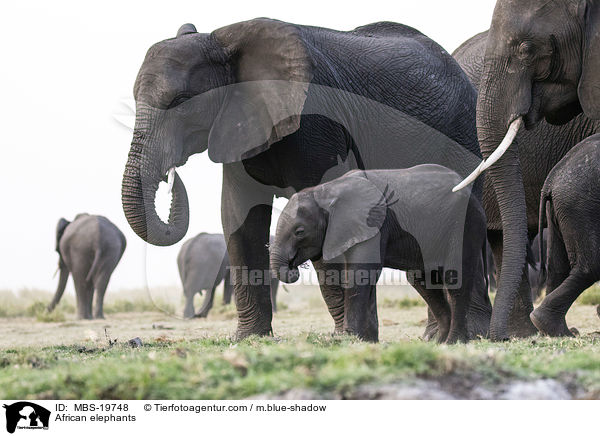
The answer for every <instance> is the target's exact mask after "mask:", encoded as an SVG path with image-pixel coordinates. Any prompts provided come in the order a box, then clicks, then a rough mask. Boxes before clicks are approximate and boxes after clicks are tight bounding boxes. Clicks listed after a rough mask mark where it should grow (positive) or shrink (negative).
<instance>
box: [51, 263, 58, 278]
mask: <svg viewBox="0 0 600 436" xmlns="http://www.w3.org/2000/svg"><path fill="white" fill-rule="evenodd" d="M59 269H60V267H59V266H57V267H56V271H54V275H52V278H54V277H56V274H57V273H58V270H59Z"/></svg>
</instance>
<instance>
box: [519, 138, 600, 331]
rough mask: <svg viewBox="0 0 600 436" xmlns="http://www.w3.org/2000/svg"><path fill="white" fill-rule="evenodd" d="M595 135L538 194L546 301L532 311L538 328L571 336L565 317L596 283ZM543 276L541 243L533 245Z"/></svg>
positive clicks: (599, 169)
mask: <svg viewBox="0 0 600 436" xmlns="http://www.w3.org/2000/svg"><path fill="white" fill-rule="evenodd" d="M599 180H600V134H598V135H594V136H591V137H589V138H587V139H586V140H584V141H583V142H581V143H580V144H578V145H577V146H576V147H575V148H573V149H572V150H571V151H570V152H569V153H567V155H566V156H565V157H564V158H562V159H561V161H560V162H559V163H558V164H557V165H556V166H555V167H554V168H553V169H552V171H551V172H550V174H549V175H548V178H547V179H546V183H545V184H544V187H543V189H542V193H541V196H540V203H541V206H540V232H541V231H542V229H543V226H544V225H545V224H546V223H547V224H548V250H547V252H548V260H547V262H548V274H547V292H546V297H545V298H544V300H543V301H542V304H540V305H539V306H538V307H537V308H536V309H535V310H534V311H533V312H532V313H531V320H532V321H533V323H534V324H535V326H536V327H537V328H538V330H539V331H540V332H541V333H543V334H546V335H549V336H573V333H572V332H571V330H570V329H569V328H568V327H567V322H566V321H565V315H566V314H567V311H568V310H569V308H570V307H571V305H572V304H573V302H574V301H575V299H576V298H577V297H579V295H581V293H582V292H583V291H585V290H586V289H587V288H589V287H590V286H591V285H593V284H594V283H595V282H596V281H598V280H600V225H599V217H600V189H599V187H600V185H599V184H598V181H599ZM539 255H540V258H541V262H540V265H541V275H542V276H544V275H545V264H546V262H545V252H544V245H543V244H542V245H540V247H539Z"/></svg>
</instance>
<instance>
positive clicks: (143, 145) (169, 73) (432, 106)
mask: <svg viewBox="0 0 600 436" xmlns="http://www.w3.org/2000/svg"><path fill="white" fill-rule="evenodd" d="M134 97H135V100H136V122H135V128H134V133H133V140H132V143H131V149H130V152H129V157H128V161H127V164H126V168H125V171H124V174H123V181H122V191H121V192H122V204H123V210H124V212H125V216H126V218H127V221H128V222H129V224H130V225H131V228H132V229H133V230H134V231H135V232H136V233H137V234H138V235H139V236H140V237H141V238H142V239H144V240H145V241H147V242H149V243H151V244H155V245H163V246H164V245H172V244H174V243H176V242H177V241H179V240H181V238H183V237H184V236H185V234H186V231H187V229H188V224H189V208H188V200H187V194H186V191H185V187H184V184H183V182H182V181H181V179H180V178H179V176H178V175H177V174H176V172H175V168H176V167H179V166H181V165H184V164H185V163H186V162H187V160H188V158H189V157H190V156H191V155H193V154H196V153H202V152H204V151H207V150H208V154H209V157H210V158H211V160H212V161H213V162H217V163H222V164H223V186H222V191H221V192H222V199H221V217H222V224H223V231H224V234H225V239H226V241H227V249H228V252H229V257H230V262H231V264H232V266H234V267H236V271H241V270H242V268H248V269H249V270H250V271H253V272H261V271H265V270H268V265H269V258H268V253H267V252H266V251H265V250H263V247H264V246H265V245H267V243H268V240H269V226H270V222H271V212H272V204H273V197H274V196H279V197H286V198H289V197H290V196H291V195H292V194H293V193H294V192H298V191H300V190H302V189H304V188H307V187H310V186H315V185H317V184H319V183H322V182H325V181H327V180H333V179H335V178H336V177H339V176H340V175H342V174H344V173H345V172H347V171H349V170H352V169H373V168H382V169H384V168H408V167H412V166H415V165H418V164H423V163H436V164H441V165H444V166H446V167H448V168H451V169H452V170H454V171H456V172H457V173H458V174H460V175H461V176H462V175H466V174H467V173H468V172H469V171H470V170H471V169H472V167H473V166H475V165H477V164H478V163H479V162H480V161H481V154H480V151H479V144H478V142H477V138H476V130H475V102H476V92H475V89H474V88H473V86H472V85H471V83H470V82H469V80H468V78H467V77H466V76H465V74H464V72H463V71H462V70H461V69H460V67H459V66H458V64H457V63H456V62H455V61H454V59H452V57H451V56H450V55H449V54H448V53H447V52H446V51H445V50H444V49H443V48H442V47H440V46H439V45H438V44H436V43H435V42H434V41H432V40H431V39H429V38H427V37H426V36H425V35H423V34H422V33H420V32H419V31H417V30H415V29H413V28H410V27H408V26H404V25H402V24H397V23H390V22H381V23H374V24H369V25H366V26H362V27H359V28H357V29H354V30H350V31H338V30H331V29H325V28H319V27H314V26H302V25H296V24H292V23H286V22H282V21H277V20H272V19H267V18H259V19H254V20H250V21H245V22H241V23H236V24H232V25H229V26H225V27H222V28H220V29H217V30H215V31H214V32H212V33H198V32H197V31H196V29H195V27H194V26H193V25H191V24H185V25H183V26H182V27H181V28H180V29H179V31H178V32H177V36H176V37H175V38H170V39H167V40H164V41H161V42H158V43H157V44H155V45H154V46H152V47H151V48H150V49H149V50H148V53H147V55H146V57H145V59H144V62H143V64H142V66H141V68H140V70H139V74H138V76H137V79H136V82H135V86H134ZM167 174H168V176H167ZM164 179H167V180H168V181H170V182H172V187H173V200H172V207H171V212H170V215H169V219H168V222H163V221H162V220H161V219H160V218H159V216H158V214H157V213H156V209H155V206H154V198H155V194H156V190H157V187H158V185H159V183H160V182H161V181H162V180H164ZM481 189H482V187H481V186H480V185H477V184H476V185H475V186H474V188H473V192H474V194H475V195H476V196H478V197H480V195H481ZM313 265H314V266H315V268H316V270H317V271H318V270H319V269H320V268H321V264H320V262H319V261H318V260H316V261H315V262H313ZM233 281H234V285H235V289H236V291H235V301H236V306H237V311H238V328H237V337H238V338H243V337H245V336H248V335H251V334H258V335H267V334H271V333H272V327H271V320H272V311H271V302H270V301H269V289H268V286H267V284H266V283H265V281H263V282H262V283H263V284H262V285H259V284H245V283H243V277H242V276H241V274H234V276H233ZM321 292H322V294H323V296H324V298H325V301H326V303H327V305H328V307H329V309H330V312H331V314H332V317H333V319H334V323H335V328H336V330H337V329H341V328H342V325H343V323H344V319H343V310H342V307H341V306H340V304H339V302H340V299H343V291H342V290H341V289H340V288H339V287H335V286H327V285H324V286H322V287H321Z"/></svg>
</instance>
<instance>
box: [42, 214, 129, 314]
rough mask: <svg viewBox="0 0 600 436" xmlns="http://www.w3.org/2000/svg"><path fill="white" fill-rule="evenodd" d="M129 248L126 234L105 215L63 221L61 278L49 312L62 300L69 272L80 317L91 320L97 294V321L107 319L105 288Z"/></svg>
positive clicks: (60, 223)
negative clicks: (104, 306) (93, 300)
mask: <svg viewBox="0 0 600 436" xmlns="http://www.w3.org/2000/svg"><path fill="white" fill-rule="evenodd" d="M126 246H127V241H126V239H125V235H123V233H121V231H120V230H119V229H118V228H117V226H115V225H114V224H113V223H112V222H110V221H109V220H108V219H107V218H105V217H103V216H100V215H89V214H87V213H81V214H79V215H77V216H76V217H75V219H74V220H73V222H69V221H67V220H66V219H64V218H61V219H60V220H59V221H58V225H57V226H56V251H57V252H58V255H59V260H58V266H59V270H60V278H59V281H58V288H57V289H56V294H55V295H54V298H53V299H52V302H51V303H50V304H49V305H48V310H49V311H52V310H54V307H56V305H57V304H58V302H59V301H60V298H61V297H62V295H63V292H64V290H65V286H66V285H67V279H68V278H69V273H70V274H72V275H73V282H74V283H75V293H76V297H77V315H78V317H79V318H80V319H92V298H93V296H94V291H95V292H96V305H95V310H94V318H104V311H103V304H104V294H105V292H106V287H107V286H108V282H109V280H110V276H111V274H112V273H113V271H114V269H115V268H116V266H117V264H118V263H119V261H120V260H121V257H122V256H123V252H124V251H125V247H126Z"/></svg>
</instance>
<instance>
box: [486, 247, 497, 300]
mask: <svg viewBox="0 0 600 436" xmlns="http://www.w3.org/2000/svg"><path fill="white" fill-rule="evenodd" d="M485 257H486V259H487V260H486V266H487V268H486V272H487V281H488V292H496V288H497V287H498V275H497V271H496V262H494V253H492V247H490V243H489V242H488V241H487V240H486V242H485Z"/></svg>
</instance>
